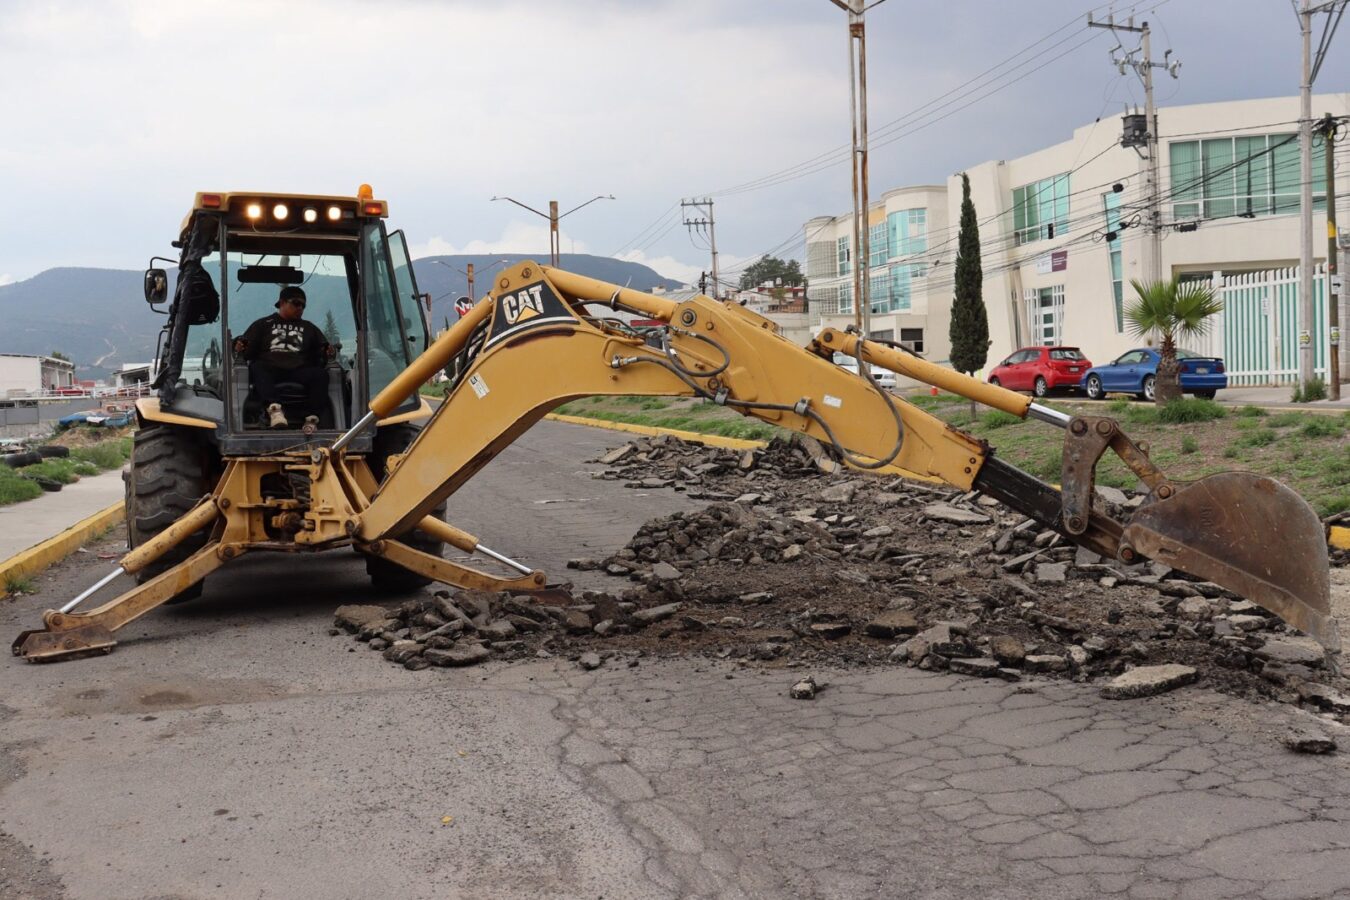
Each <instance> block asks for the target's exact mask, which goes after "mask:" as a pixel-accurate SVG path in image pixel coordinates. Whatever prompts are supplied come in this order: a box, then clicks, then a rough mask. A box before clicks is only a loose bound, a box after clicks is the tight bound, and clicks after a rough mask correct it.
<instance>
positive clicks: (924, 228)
mask: <svg viewBox="0 0 1350 900" xmlns="http://www.w3.org/2000/svg"><path fill="white" fill-rule="evenodd" d="M886 229H887V231H888V232H890V242H891V256H913V255H915V254H917V253H925V252H927V251H928V210H926V209H902V210H900V211H898V212H893V213H891V214H890V215H889V216H887V217H886Z"/></svg>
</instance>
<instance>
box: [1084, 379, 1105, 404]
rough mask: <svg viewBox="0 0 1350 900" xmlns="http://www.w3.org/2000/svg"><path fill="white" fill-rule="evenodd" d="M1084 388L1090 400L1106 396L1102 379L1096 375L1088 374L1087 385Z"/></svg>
mask: <svg viewBox="0 0 1350 900" xmlns="http://www.w3.org/2000/svg"><path fill="white" fill-rule="evenodd" d="M1084 390H1085V391H1086V393H1087V398H1088V399H1089V400H1100V399H1102V397H1104V396H1106V394H1105V392H1104V391H1103V390H1102V380H1101V379H1100V378H1098V377H1097V376H1096V375H1089V376H1088V380H1087V386H1086V387H1085V388H1084Z"/></svg>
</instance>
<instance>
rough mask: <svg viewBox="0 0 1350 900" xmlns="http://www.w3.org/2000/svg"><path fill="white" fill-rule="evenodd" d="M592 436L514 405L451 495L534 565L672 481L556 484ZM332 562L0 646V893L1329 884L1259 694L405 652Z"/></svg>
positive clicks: (1286, 718) (1346, 789)
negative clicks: (423, 663)
mask: <svg viewBox="0 0 1350 900" xmlns="http://www.w3.org/2000/svg"><path fill="white" fill-rule="evenodd" d="M613 442H614V437H613V435H609V434H607V433H605V432H601V431H595V430H590V429H582V428H577V427H574V426H565V425H561V424H557V423H543V424H541V425H540V426H539V427H538V428H536V429H535V430H534V431H532V432H531V433H530V434H529V435H527V436H526V438H525V439H524V440H523V441H522V442H520V443H519V444H518V445H517V446H516V447H513V448H511V449H510V450H508V451H507V452H506V453H505V454H503V456H502V457H501V458H499V460H497V461H496V462H495V463H494V464H493V465H492V466H491V467H489V468H488V469H487V470H485V471H484V472H483V473H482V474H481V475H480V476H479V477H478V478H476V479H475V480H474V482H472V483H471V485H470V486H469V487H468V488H466V489H465V491H464V492H463V493H462V494H461V495H459V496H457V497H456V498H455V500H454V501H453V502H452V506H451V518H452V520H454V521H456V523H457V524H461V525H464V526H466V527H468V528H470V529H472V530H476V531H477V532H478V533H479V534H480V535H481V536H482V537H483V540H484V542H485V543H487V544H488V545H489V546H492V547H494V548H495V549H498V550H501V551H504V552H508V553H513V554H516V555H519V556H521V557H524V558H527V559H528V560H529V561H530V562H532V563H534V564H536V565H543V566H548V567H550V568H552V569H553V570H554V571H556V572H559V573H560V574H561V570H560V568H559V566H560V565H561V563H562V561H564V560H566V559H567V558H568V557H570V556H577V555H598V554H599V553H602V552H610V551H612V550H613V549H615V548H617V547H618V546H620V545H621V544H622V543H623V541H624V540H625V539H626V538H627V536H628V535H629V534H631V532H632V531H633V530H634V529H635V528H636V527H637V525H638V524H640V522H641V521H642V520H643V519H645V518H648V517H651V516H655V515H659V514H664V513H668V512H671V511H673V510H675V509H678V508H683V507H685V506H687V505H689V504H688V501H686V500H684V499H683V498H681V497H680V496H678V495H675V494H670V493H668V492H652V493H650V494H649V495H645V496H644V495H643V494H642V493H641V492H637V491H632V490H626V489H623V488H620V487H617V486H615V485H614V484H612V483H609V482H593V481H591V480H589V479H588V478H586V477H585V476H584V474H582V473H584V471H586V470H587V469H588V468H589V467H588V466H585V465H583V464H582V463H581V460H584V459H587V458H592V457H594V456H595V455H597V454H598V452H599V451H600V450H601V449H602V448H604V447H605V446H607V445H609V444H611V443H613ZM546 500H566V501H568V502H562V503H543V502H539V501H546ZM112 547H113V544H112V542H111V541H110V542H109V543H108V544H107V548H108V549H112ZM90 556H93V554H82V555H81V556H80V557H77V558H75V559H72V560H71V561H70V562H68V563H66V564H63V565H62V566H61V567H60V568H59V569H57V570H55V571H54V572H52V573H51V574H49V575H48V576H45V577H44V578H43V579H42V580H41V588H42V592H41V593H40V594H39V595H38V596H35V597H25V598H22V599H21V600H19V601H17V602H13V603H6V604H5V605H4V606H0V626H3V628H4V629H6V632H5V633H6V634H7V635H9V634H12V633H14V632H17V630H18V629H19V628H20V627H21V626H31V624H33V623H35V622H36V621H37V617H38V614H39V611H40V610H41V609H43V608H46V607H48V606H51V605H55V604H57V603H58V601H59V600H60V599H62V598H65V597H68V596H70V595H71V594H72V593H73V592H74V591H76V590H78V589H79V588H81V587H83V586H85V585H87V584H88V583H90V582H92V581H93V580H94V579H95V578H97V577H98V575H99V574H101V572H102V571H104V570H106V568H107V567H108V565H109V563H108V562H107V561H102V560H98V559H96V558H94V559H90V558H89V557H90ZM364 583H365V582H364V577H363V570H362V565H361V563H360V561H359V560H356V559H354V558H352V557H348V556H345V555H330V556H329V557H321V558H318V559H313V560H304V561H300V562H296V561H292V560H289V559H284V558H276V557H273V558H262V559H255V560H247V559H246V560H244V561H241V562H240V563H238V564H236V565H235V566H233V567H231V568H228V569H226V570H223V571H222V572H221V573H218V574H217V575H216V576H213V577H212V579H211V581H210V582H209V583H208V586H207V591H206V595H205V597H204V598H203V599H202V600H201V601H200V602H198V603H193V604H188V605H184V606H180V607H174V608H170V609H165V610H161V611H157V612H156V613H154V614H152V615H150V616H148V617H146V618H145V619H143V620H141V621H139V622H137V623H135V624H133V625H132V626H130V627H129V628H128V629H127V630H126V632H125V642H124V643H123V644H122V645H121V646H120V647H119V648H118V649H117V651H116V652H115V653H113V654H112V655H111V656H108V657H104V658H99V659H91V660H83V661H76V662H71V663H64V664H57V665H48V666H30V665H27V664H25V663H22V662H21V661H19V660H17V659H11V660H9V661H8V662H6V663H4V664H3V665H4V669H3V674H2V675H0V684H3V689H2V690H0V896H2V897H37V898H193V900H195V898H214V897H231V898H233V897H260V898H307V897H327V898H332V897H340V898H346V897H351V898H366V897H377V896H389V897H394V896H397V897H409V898H421V897H428V898H430V897H465V898H480V897H481V898H498V897H568V898H570V897H604V898H623V897H635V898H646V897H657V898H660V897H841V898H842V897H900V896H905V897H971V896H977V897H984V896H997V897H1038V898H1053V897H1083V896H1121V897H1130V898H1136V897H1140V898H1142V897H1195V898H1208V897H1268V898H1286V897H1319V898H1320V897H1334V896H1338V895H1350V778H1347V775H1350V765H1348V764H1347V763H1346V761H1345V759H1344V757H1342V756H1331V757H1325V756H1324V757H1309V756H1298V755H1295V754H1292V753H1290V752H1288V751H1286V750H1285V749H1283V747H1282V746H1280V744H1279V740H1278V739H1279V737H1280V735H1281V734H1282V732H1283V729H1284V728H1285V727H1286V726H1287V725H1288V723H1290V722H1292V721H1295V720H1298V719H1300V718H1302V716H1301V714H1299V713H1297V712H1296V711H1293V710H1290V709H1287V708H1284V707H1278V706H1257V705H1253V704H1249V703H1244V702H1242V701H1238V700H1235V699H1233V698H1230V697H1225V696H1222V695H1218V694H1214V693H1211V692H1208V691H1205V690H1203V688H1188V689H1184V690H1182V691H1179V692H1177V693H1174V694H1170V695H1167V696H1164V697H1159V698H1152V699H1146V700H1135V701H1123V702H1122V701H1106V700H1102V699H1101V698H1099V697H1098V696H1097V694H1096V689H1095V688H1094V687H1092V686H1085V685H1074V684H1069V683H1063V682H1052V681H1034V680H1033V681H1026V682H1023V683H1022V684H1016V685H1010V684H1004V683H1002V682H997V683H995V682H985V681H978V680H973V679H967V678H961V677H957V676H951V675H947V674H935V673H929V672H921V671H918V670H913V669H907V668H897V669H885V670H881V669H873V670H854V671H818V670H813V674H815V675H816V676H817V678H818V679H820V680H822V681H825V682H828V687H827V688H826V689H825V690H824V691H822V692H821V693H820V695H819V696H818V697H817V699H816V700H814V701H809V702H803V701H794V700H790V699H788V698H787V688H788V687H789V686H790V684H791V682H792V681H793V680H794V676H795V675H798V674H802V670H778V671H770V672H759V671H756V670H753V669H739V668H736V667H734V666H733V665H730V664H710V663H708V662H706V661H702V660H687V661H669V662H656V661H651V660H643V661H642V662H641V665H640V666H638V667H636V668H626V667H623V666H622V663H619V662H611V663H610V665H609V666H607V667H605V668H602V669H600V670H598V671H596V672H583V671H581V670H580V669H579V668H577V667H576V666H575V665H574V664H572V663H569V662H567V661H566V660H545V661H539V662H532V663H528V664H516V665H492V666H488V667H485V668H481V669H471V670H444V669H432V670H427V671H423V672H408V671H406V670H403V669H399V668H396V667H393V666H390V665H388V664H387V663H385V662H384V661H383V660H382V659H380V658H379V656H378V654H373V653H368V652H364V651H362V650H359V649H357V648H358V646H359V645H354V644H353V643H352V642H351V641H350V639H348V638H346V637H329V636H328V635H327V629H328V626H329V624H330V622H331V614H332V610H333V608H334V607H335V606H336V605H337V604H338V602H345V601H350V600H353V599H363V598H364V597H365V596H366V590H365V588H364ZM349 651H351V652H349ZM1342 743H1343V744H1344V743H1345V739H1344V737H1342ZM447 818H448V821H447Z"/></svg>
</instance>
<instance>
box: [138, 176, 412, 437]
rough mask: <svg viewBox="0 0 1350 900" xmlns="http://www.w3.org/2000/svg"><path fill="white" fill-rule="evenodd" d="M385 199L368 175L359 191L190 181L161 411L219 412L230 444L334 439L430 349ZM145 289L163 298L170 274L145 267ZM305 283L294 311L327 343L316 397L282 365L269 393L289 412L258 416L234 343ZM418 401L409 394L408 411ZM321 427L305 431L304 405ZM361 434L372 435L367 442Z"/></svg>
mask: <svg viewBox="0 0 1350 900" xmlns="http://www.w3.org/2000/svg"><path fill="white" fill-rule="evenodd" d="M386 215H387V206H386V204H385V203H384V201H381V200H374V199H373V198H372V197H371V192H370V189H369V187H368V186H367V185H362V189H361V191H359V192H358V193H357V195H356V196H355V197H333V196H322V197H320V196H304V195H280V194H260V193H249V194H238V193H235V194H228V193H199V194H197V196H196V200H195V202H194V204H193V209H192V211H191V213H189V215H188V217H187V219H186V220H185V221H184V223H183V229H182V232H181V236H180V239H179V240H178V241H177V242H175V245H176V246H178V247H180V248H181V250H182V255H181V257H180V259H179V260H178V272H177V276H178V277H177V283H176V284H174V285H173V286H174V292H173V302H172V305H171V306H170V308H169V311H168V312H169V322H168V323H167V324H166V325H165V327H164V330H163V332H162V333H161V335H160V346H159V348H158V352H157V354H156V356H157V358H158V359H159V360H160V371H159V373H158V376H157V378H156V381H155V387H156V388H158V389H159V397H160V409H161V410H162V411H165V412H177V413H181V414H183V415H189V416H193V417H197V418H206V419H210V420H211V421H213V422H216V423H218V425H217V428H216V434H217V437H218V439H219V442H220V444H221V448H222V450H223V451H224V452H225V453H227V454H228V453H232V452H271V451H274V450H277V449H280V448H282V447H292V446H295V445H296V444H297V443H298V442H303V441H304V440H307V439H314V440H322V439H325V438H327V439H329V440H331V439H332V438H333V437H336V436H337V435H338V434H340V433H342V432H343V431H345V430H346V429H347V428H349V427H350V426H351V425H352V424H353V423H354V422H356V421H357V420H358V419H360V417H361V416H362V415H363V414H364V412H365V410H366V408H367V404H368V403H369V400H370V397H372V396H374V395H375V394H377V393H378V392H379V391H380V390H381V389H382V388H383V387H384V386H385V385H387V384H388V383H389V382H390V381H391V380H392V379H393V378H394V377H395V376H396V375H397V374H398V373H399V372H401V371H402V370H403V369H405V368H407V366H408V365H409V363H411V362H412V360H413V359H415V358H416V357H417V356H418V355H420V354H421V353H422V351H424V350H425V349H426V347H427V341H428V333H427V326H426V320H425V317H424V314H423V311H422V306H421V303H420V295H419V293H418V291H417V285H416V281H415V279H414V276H413V271H412V264H411V262H410V260H409V258H408V251H407V245H406V242H405V241H404V238H403V234H402V232H399V231H395V232H393V233H389V232H387V231H386V230H385V227H384V217H385V216H386ZM145 284H146V291H145V292H146V299H147V301H149V302H150V303H151V304H152V305H155V304H158V303H162V302H165V301H166V300H168V298H169V295H170V285H171V284H173V281H172V280H171V279H170V278H169V276H168V273H167V272H166V270H164V269H150V270H149V271H147V272H146V280H145ZM286 287H299V288H301V289H302V290H303V292H304V295H305V307H304V311H303V318H304V319H305V320H307V321H308V322H311V323H313V325H315V326H316V327H317V328H318V329H319V330H320V331H322V332H323V335H324V339H325V341H326V342H327V343H328V344H330V345H331V346H333V347H334V348H335V350H336V353H335V354H334V355H333V356H332V357H331V358H329V359H327V360H326V361H325V362H323V363H321V365H323V366H324V367H325V370H326V371H325V373H324V374H325V375H326V390H325V392H324V394H325V399H324V402H322V403H320V404H318V408H312V407H313V404H311V403H310V402H309V398H307V396H306V391H305V388H304V386H303V385H301V384H297V383H288V382H286V381H285V380H284V377H280V378H279V380H278V383H277V385H276V394H277V400H278V401H279V402H280V403H281V404H282V406H283V407H284V409H285V412H286V418H287V420H288V422H289V423H290V424H289V426H288V427H287V428H284V429H272V428H268V427H267V416H266V414H265V410H264V408H263V404H261V403H260V402H259V399H258V392H257V386H256V385H254V384H252V383H251V380H250V376H249V366H248V361H247V360H246V359H245V358H244V357H243V355H241V354H240V353H237V352H235V349H234V347H235V342H236V340H237V339H239V338H241V337H243V335H244V333H245V332H246V331H247V330H248V328H249V326H250V325H251V324H253V323H254V322H255V321H257V320H259V319H262V318H265V317H267V316H269V315H272V314H273V313H274V312H276V311H277V304H278V296H279V294H280V292H281V290H282V289H283V288H286ZM419 405H420V400H419V398H417V397H413V398H412V399H411V400H410V401H409V402H408V403H407V404H406V406H407V409H406V410H404V409H402V408H400V410H398V412H408V411H413V410H415V409H417V408H418V406H419ZM308 415H313V416H316V417H317V418H318V426H317V431H314V429H313V428H311V429H309V430H308V431H306V432H305V433H303V434H298V432H301V430H302V423H303V422H304V421H305V417H306V416H308ZM368 440H369V437H368V436H367V441H368Z"/></svg>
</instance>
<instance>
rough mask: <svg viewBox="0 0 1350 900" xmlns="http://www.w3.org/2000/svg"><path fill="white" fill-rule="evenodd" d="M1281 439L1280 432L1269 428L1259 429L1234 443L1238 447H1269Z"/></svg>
mask: <svg viewBox="0 0 1350 900" xmlns="http://www.w3.org/2000/svg"><path fill="white" fill-rule="evenodd" d="M1279 439H1280V435H1279V432H1276V431H1272V430H1271V429H1269V428H1258V429H1257V430H1255V431H1252V432H1249V433H1247V434H1244V435H1242V437H1240V438H1238V439H1237V440H1235V441H1233V444H1234V445H1235V446H1238V447H1269V446H1270V445H1271V444H1273V443H1275V442H1276V441H1278V440H1279Z"/></svg>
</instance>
